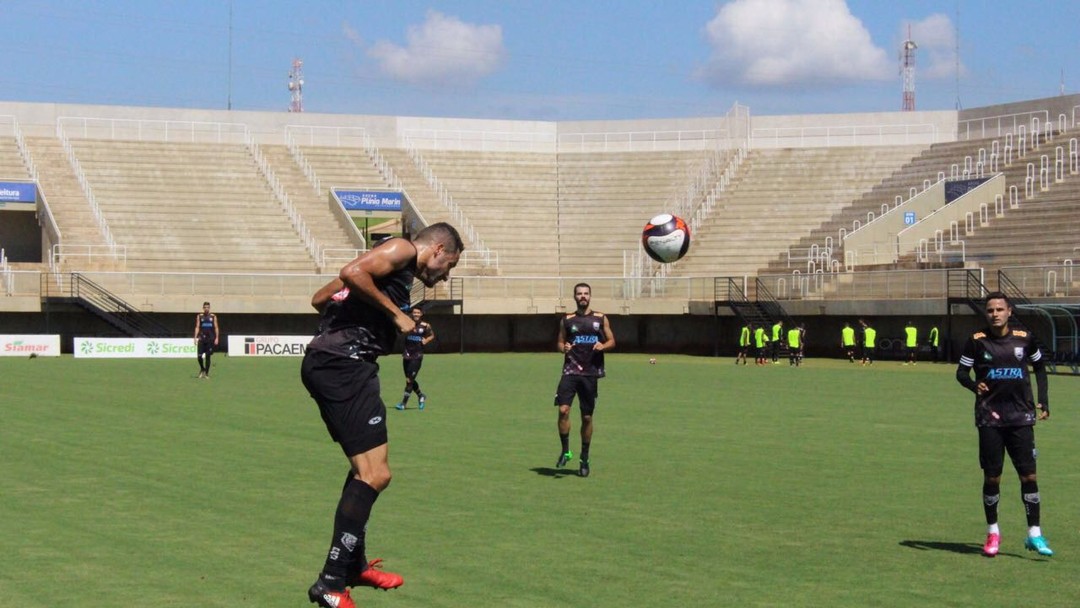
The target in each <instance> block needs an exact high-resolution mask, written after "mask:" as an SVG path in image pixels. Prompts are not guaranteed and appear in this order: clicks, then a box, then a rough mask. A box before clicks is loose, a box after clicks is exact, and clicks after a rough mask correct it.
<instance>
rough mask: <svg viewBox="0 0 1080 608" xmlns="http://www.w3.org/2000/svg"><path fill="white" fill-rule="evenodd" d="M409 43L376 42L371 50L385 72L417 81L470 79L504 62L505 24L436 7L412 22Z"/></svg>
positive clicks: (432, 82)
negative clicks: (476, 20)
mask: <svg viewBox="0 0 1080 608" xmlns="http://www.w3.org/2000/svg"><path fill="white" fill-rule="evenodd" d="M405 38H406V44H405V46H400V45H397V44H394V43H392V42H387V41H379V42H376V43H375V44H374V45H372V47H371V48H370V49H369V50H368V56H369V57H371V58H372V59H374V60H375V61H376V62H377V63H378V66H379V69H380V71H382V73H383V74H385V75H387V76H389V77H391V78H394V79H396V80H403V81H406V82H410V83H414V84H449V83H459V84H460V83H471V82H475V81H477V80H479V79H480V78H483V77H484V76H487V75H489V74H491V73H493V72H495V70H497V69H498V68H499V66H501V65H502V63H503V61H504V60H505V57H506V49H505V47H504V46H503V40H502V26H499V25H474V24H471V23H465V22H464V21H462V20H460V19H458V18H457V17H453V16H448V15H443V14H442V13H440V12H438V11H434V10H429V11H428V12H427V16H426V19H425V20H424V22H423V23H422V24H420V25H410V26H409V27H408V29H407V30H406V32H405Z"/></svg>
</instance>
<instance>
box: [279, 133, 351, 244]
mask: <svg viewBox="0 0 1080 608" xmlns="http://www.w3.org/2000/svg"><path fill="white" fill-rule="evenodd" d="M260 149H261V150H262V153H263V155H264V156H265V157H266V160H267V162H268V163H269V164H270V167H271V169H272V170H273V172H274V175H275V176H277V179H278V181H279V183H280V184H281V186H282V188H284V189H285V192H286V194H287V195H288V197H289V201H290V202H291V203H292V205H293V206H294V207H295V208H296V210H297V211H298V212H299V213H300V215H301V217H303V218H304V224H305V225H306V226H307V228H308V230H310V231H311V234H312V236H314V237H315V241H316V242H317V243H318V245H319V248H320V249H322V250H337V251H346V250H350V249H353V250H355V249H359V248H363V247H364V242H363V239H362V237H361V235H360V234H359V233H358V232H357V230H356V227H355V226H352V225H349V224H351V223H352V222H351V220H348V218H346V217H344V215H342V214H336V213H333V212H331V211H330V209H331V205H332V204H336V203H333V202H332V201H331V200H330V196H329V195H328V194H327V193H319V191H318V190H316V189H315V186H314V184H312V183H311V181H310V180H308V178H307V176H306V175H304V171H303V169H301V168H300V166H299V165H297V164H296V161H295V159H294V158H293V156H292V154H291V153H290V152H289V149H288V147H286V146H284V145H262V146H260ZM347 221H348V224H347V223H346V222H347Z"/></svg>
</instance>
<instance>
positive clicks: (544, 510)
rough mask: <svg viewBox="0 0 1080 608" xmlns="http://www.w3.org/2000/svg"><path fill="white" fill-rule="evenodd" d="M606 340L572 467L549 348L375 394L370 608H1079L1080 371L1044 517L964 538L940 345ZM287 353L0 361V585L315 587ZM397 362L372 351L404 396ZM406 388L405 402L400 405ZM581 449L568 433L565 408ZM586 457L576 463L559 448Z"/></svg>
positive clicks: (57, 598)
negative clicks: (894, 351)
mask: <svg viewBox="0 0 1080 608" xmlns="http://www.w3.org/2000/svg"><path fill="white" fill-rule="evenodd" d="M647 359H648V357H647V356H644V355H629V354H613V355H611V356H609V361H608V366H609V377H608V378H607V379H605V380H603V381H602V382H601V387H600V402H599V406H598V409H597V414H596V435H595V437H594V440H593V454H592V466H593V473H592V476H591V477H590V478H588V479H581V478H578V477H577V476H576V475H573V474H569V472H559V471H556V470H554V469H553V466H554V464H555V459H556V456H557V454H558V451H559V450H558V437H557V434H556V431H555V410H554V408H553V407H552V406H551V401H552V396H553V394H554V389H555V385H556V383H557V380H558V373H559V368H560V364H561V358H560V356H559V355H558V354H556V353H552V354H513V355H508V354H498V355H488V354H476V355H464V356H461V355H448V354H443V355H434V356H429V357H428V359H427V360H426V361H425V364H424V369H423V371H422V373H421V375H420V379H421V382H422V384H423V386H424V389H425V391H426V392H427V393H428V394H429V401H428V407H427V410H426V411H424V412H419V411H417V410H416V409H409V410H408V411H405V412H398V411H395V410H393V409H391V410H390V411H389V412H388V415H389V418H390V433H391V455H390V458H391V466H392V468H393V470H394V482H393V483H392V484H391V487H390V488H389V490H388V491H387V492H385V493H384V494H383V496H381V497H380V499H379V501H378V503H376V506H375V511H374V514H373V517H372V520H371V522H370V526H369V531H368V546H369V556H370V557H382V558H384V559H385V560H386V561H385V564H386V567H387V569H390V570H393V571H396V572H400V573H401V574H402V575H404V576H405V580H406V583H405V585H404V586H403V587H402V588H400V589H397V590H395V591H392V592H389V593H383V592H376V591H373V590H369V589H360V590H357V591H356V592H355V593H354V597H355V598H356V599H357V601H358V605H361V606H387V607H390V606H410V607H415V606H442V607H463V606H483V607H488V606H491V607H566V606H582V607H585V606H589V607H608V606H612V607H623V606H648V607H653V606H678V607H684V606H687V607H700V606H859V607H861V606H916V605H918V606H974V605H985V606H1016V605H1024V604H1026V605H1037V606H1047V607H1050V606H1069V605H1075V603H1076V601H1077V597H1080V508H1078V507H1080V453H1078V452H1077V450H1076V447H1075V444H1076V441H1075V438H1076V437H1077V436H1078V435H1080V418H1078V417H1077V416H1076V411H1077V406H1078V401H1080V399H1078V398H1077V390H1076V389H1077V382H1080V379H1077V378H1068V377H1051V381H1050V390H1051V400H1052V401H1051V402H1052V405H1053V413H1054V416H1053V417H1052V418H1051V420H1050V421H1049V422H1048V423H1046V424H1040V425H1039V428H1038V431H1037V439H1038V446H1039V449H1040V461H1039V472H1040V476H1041V491H1042V496H1043V529H1044V531H1045V534H1046V535H1047V537H1048V539H1049V540H1050V544H1051V546H1052V547H1053V548H1054V549H1055V551H1057V555H1056V556H1054V557H1053V558H1050V559H1044V558H1039V557H1037V556H1035V555H1034V554H1032V553H1028V552H1026V551H1024V550H1023V546H1022V540H1023V536H1024V534H1025V524H1024V515H1023V507H1022V505H1021V502H1020V497H1019V484H1018V482H1017V481H1016V478H1015V475H1013V474H1012V472H1011V470H1009V472H1008V473H1007V476H1006V481H1005V482H1004V483H1003V492H1002V507H1001V525H1002V531H1003V547H1002V553H1001V555H1000V556H999V557H997V558H996V559H992V560H991V559H986V558H983V557H981V556H980V555H979V547H980V545H981V542H982V539H983V536H984V529H985V528H984V524H983V519H982V517H983V516H982V506H981V500H980V490H981V474H980V471H979V469H978V462H977V457H976V439H975V430H974V427H973V422H972V414H971V397H970V393H967V392H966V391H964V390H963V389H962V388H961V387H960V386H959V385H958V384H957V383H956V382H955V380H954V379H953V370H954V368H953V367H952V366H951V365H938V366H934V365H929V364H922V365H919V366H917V367H904V366H901V365H899V364H898V363H878V364H876V365H875V366H874V367H873V368H861V367H858V366H852V365H850V364H848V363H847V362H840V361H818V360H811V361H808V362H807V364H806V365H805V366H804V367H803V368H800V369H792V368H789V367H788V366H787V365H786V364H784V365H779V366H770V367H767V368H755V367H754V366H752V365H751V366H748V367H736V366H734V365H732V363H731V360H730V359H728V358H723V359H713V358H691V357H676V356H663V357H660V360H659V362H658V363H657V364H656V365H655V366H653V365H649V364H648V363H647ZM298 369H299V360H298V359H243V358H237V359H228V358H226V357H218V358H216V360H215V368H214V377H213V379H212V380H210V381H202V380H197V379H195V378H194V376H195V373H196V372H197V371H198V369H197V366H196V364H195V362H194V361H175V360H168V361H150V360H126V361H125V360H82V359H80V360H75V359H73V358H70V357H63V358H59V359H44V358H39V359H33V360H30V359H10V358H4V359H0V375H2V377H3V379H4V380H3V389H2V397H0V455H2V459H0V463H2V464H0V471H2V472H0V479H2V482H3V483H2V489H0V539H2V541H0V606H5V607H6V606H11V607H23V606H74V607H80V608H95V607H119V606H143V605H153V606H182V607H210V606H230V607H231V606H237V605H244V606H260V607H273V608H276V607H288V606H305V605H309V604H308V603H307V597H306V590H307V587H308V585H309V584H310V583H311V582H312V580H313V579H314V577H315V575H316V573H317V572H318V570H319V568H320V566H321V564H322V560H323V557H324V554H325V551H326V548H327V545H328V541H329V538H330V533H331V524H332V514H333V510H334V507H335V505H336V501H337V497H338V493H339V491H340V488H341V483H342V481H343V480H344V476H345V473H346V464H345V460H344V458H343V457H342V455H341V453H340V451H339V450H338V448H337V446H336V445H334V444H332V443H330V441H329V439H328V438H327V437H326V432H325V430H324V428H323V426H322V421H321V420H320V418H319V416H318V412H317V409H316V407H315V405H314V403H313V402H311V400H310V399H309V398H308V396H307V394H306V392H305V391H304V389H303V387H302V386H301V384H300V380H299V372H298ZM400 374H401V371H400V361H399V359H398V358H397V357H390V358H388V359H386V360H384V366H383V394H384V399H385V400H386V401H387V403H388V404H389V405H391V406H392V404H393V403H396V402H397V400H398V397H399V391H400V388H401V385H402V382H401V380H400ZM413 405H415V401H414V403H413ZM573 416H574V422H575V424H574V433H573V435H572V446H573V449H574V451H575V453H576V452H577V451H578V439H577V434H576V433H577V419H576V417H577V411H576V410H575V412H574V413H573ZM574 467H575V470H576V461H575V463H574Z"/></svg>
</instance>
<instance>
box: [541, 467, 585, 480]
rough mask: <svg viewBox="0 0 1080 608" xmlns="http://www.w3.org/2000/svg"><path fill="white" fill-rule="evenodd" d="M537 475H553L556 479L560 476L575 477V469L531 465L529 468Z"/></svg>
mask: <svg viewBox="0 0 1080 608" xmlns="http://www.w3.org/2000/svg"><path fill="white" fill-rule="evenodd" d="M529 470H530V471H532V472H533V473H536V474H537V475H543V476H544V477H554V478H556V479H558V478H560V477H577V476H578V474H577V469H552V468H550V467H533V468H531V469H529Z"/></svg>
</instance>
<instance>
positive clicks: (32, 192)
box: [0, 182, 37, 203]
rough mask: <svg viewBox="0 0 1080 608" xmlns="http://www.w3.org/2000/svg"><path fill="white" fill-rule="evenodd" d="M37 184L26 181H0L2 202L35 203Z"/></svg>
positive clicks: (0, 199) (0, 200) (0, 198)
mask: <svg viewBox="0 0 1080 608" xmlns="http://www.w3.org/2000/svg"><path fill="white" fill-rule="evenodd" d="M35 202H37V185H36V184H33V183H26V182H0V203H35Z"/></svg>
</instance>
